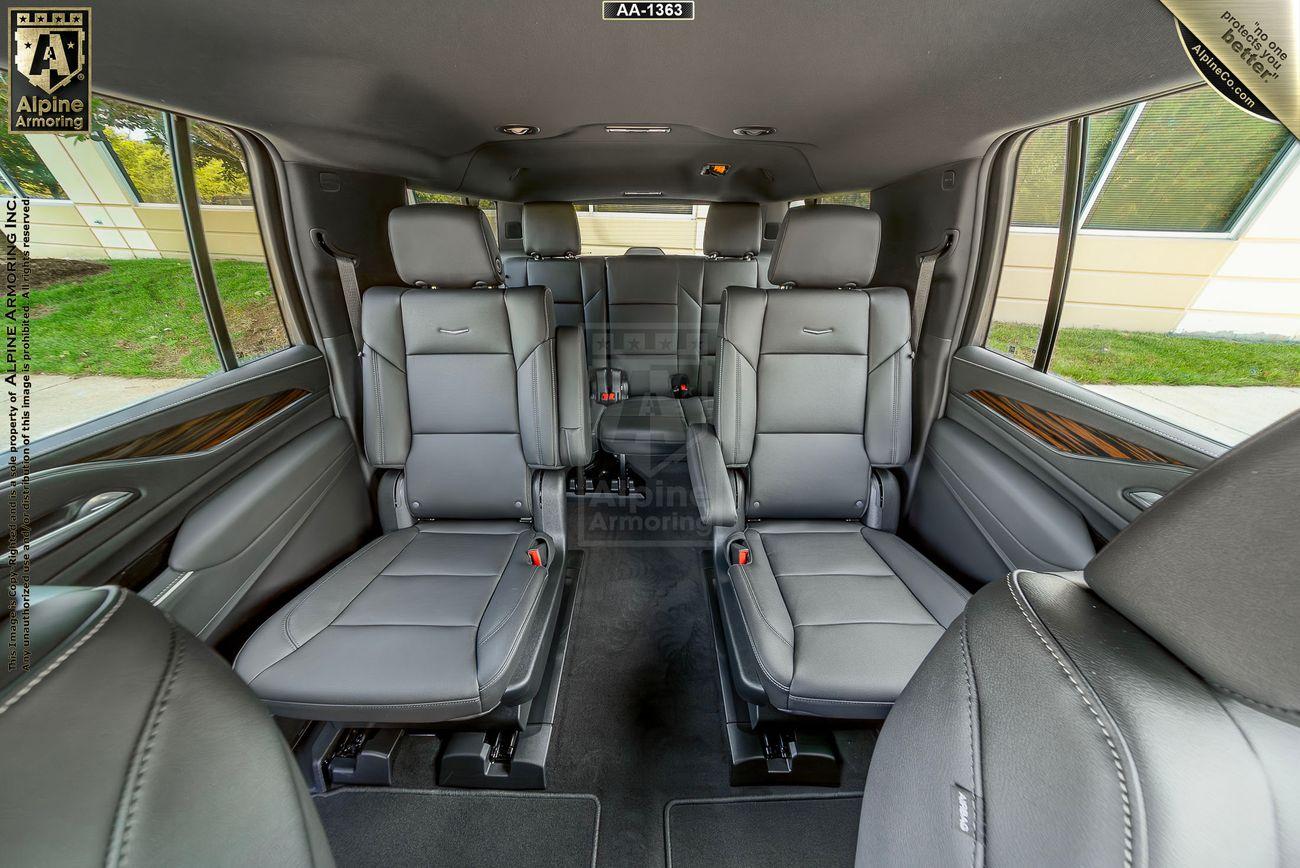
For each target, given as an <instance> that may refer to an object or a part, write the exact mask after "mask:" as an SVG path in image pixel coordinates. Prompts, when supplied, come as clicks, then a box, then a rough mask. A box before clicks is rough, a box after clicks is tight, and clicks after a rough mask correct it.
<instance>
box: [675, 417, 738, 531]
mask: <svg viewBox="0 0 1300 868" xmlns="http://www.w3.org/2000/svg"><path fill="white" fill-rule="evenodd" d="M686 465H687V467H688V468H689V469H690V471H691V488H692V489H693V490H694V492H695V503H696V505H697V506H698V507H699V509H700V521H702V522H704V523H705V524H706V525H711V526H714V527H717V526H724V527H725V526H730V525H734V524H735V523H736V520H737V515H736V495H735V492H734V491H732V488H731V477H730V476H728V475H727V465H726V463H725V462H724V461H723V460H722V444H721V443H719V442H718V435H717V434H715V433H714V431H713V426H712V425H707V424H704V423H700V422H697V423H695V424H694V425H690V426H687V428H686Z"/></svg>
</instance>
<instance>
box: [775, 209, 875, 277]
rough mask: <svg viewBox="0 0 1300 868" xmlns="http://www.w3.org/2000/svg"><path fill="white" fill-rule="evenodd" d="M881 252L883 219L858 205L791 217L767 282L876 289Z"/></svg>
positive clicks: (798, 212) (808, 211)
mask: <svg viewBox="0 0 1300 868" xmlns="http://www.w3.org/2000/svg"><path fill="white" fill-rule="evenodd" d="M879 253H880V215H879V214H877V213H875V212H874V211H868V210H867V209H865V208H856V207H854V206H852V205H806V206H804V207H802V208H791V209H790V210H789V211H787V212H786V215H785V221H784V222H783V223H782V224H781V232H780V234H778V235H777V236H776V250H775V252H773V254H772V264H771V265H770V266H769V267H768V269H767V279H768V280H769V281H771V282H772V283H774V284H776V285H777V286H786V285H791V286H802V287H815V288H819V289H828V288H831V289H833V288H835V287H841V286H850V285H851V286H860V287H861V286H870V285H871V278H872V276H874V275H875V273H876V257H877V256H878V255H879Z"/></svg>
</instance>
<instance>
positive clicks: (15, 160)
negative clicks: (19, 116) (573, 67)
mask: <svg viewBox="0 0 1300 868" xmlns="http://www.w3.org/2000/svg"><path fill="white" fill-rule="evenodd" d="M5 75H6V73H4V72H0V112H4V113H5V114H6V116H7V115H8V112H9V82H8V80H7V79H6V78H5ZM48 138H49V136H48V135H44V134H41V135H37V136H27V135H24V134H23V133H11V132H8V130H7V129H6V130H0V190H2V191H3V192H5V193H18V194H22V195H26V196H28V197H29V198H32V199H66V198H68V194H67V193H65V192H64V190H63V187H62V186H60V185H59V182H58V179H57V178H55V177H54V174H53V173H52V172H50V170H49V169H48V168H46V166H45V161H44V160H42V159H41V157H40V155H39V154H38V153H37V152H36V148H35V147H33V145H32V142H33V140H36V141H41V140H43V139H48Z"/></svg>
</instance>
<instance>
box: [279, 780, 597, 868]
mask: <svg viewBox="0 0 1300 868" xmlns="http://www.w3.org/2000/svg"><path fill="white" fill-rule="evenodd" d="M315 802H316V808H317V809H318V810H319V811H320V815H321V820H322V822H324V824H325V833H326V834H327V835H328V836H329V841H330V849H331V850H332V851H333V852H334V859H335V861H336V862H337V863H338V864H339V866H340V868H351V866H406V865H410V866H415V865H421V866H423V865H438V866H441V868H459V866H464V868H480V866H483V865H509V866H511V868H532V866H536V868H554V866H566V868H568V866H571V868H591V866H593V865H595V864H596V850H597V843H598V835H599V829H600V802H599V801H597V799H596V797H595V796H586V795H553V794H549V793H503V792H496V791H490V792H489V791H474V790H398V789H385V788H378V787H376V788H364V787H352V788H349V789H342V790H334V791H333V792H330V793H328V794H326V795H322V796H317V797H316V798H315ZM268 855H269V854H268Z"/></svg>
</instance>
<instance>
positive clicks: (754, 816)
mask: <svg viewBox="0 0 1300 868" xmlns="http://www.w3.org/2000/svg"><path fill="white" fill-rule="evenodd" d="M861 810H862V797H861V796H858V795H854V794H848V793H833V794H824V795H818V794H803V795H798V796H757V797H739V798H723V799H697V800H689V799H687V800H679V801H674V802H670V803H669V804H668V807H667V808H666V809H665V811H664V842H665V848H666V849H667V851H668V868H732V866H734V868H752V866H757V865H761V866H764V868H802V866H805V865H818V866H824V868H852V866H853V857H854V851H855V849H856V847H857V837H858V813H859V811H861Z"/></svg>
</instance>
